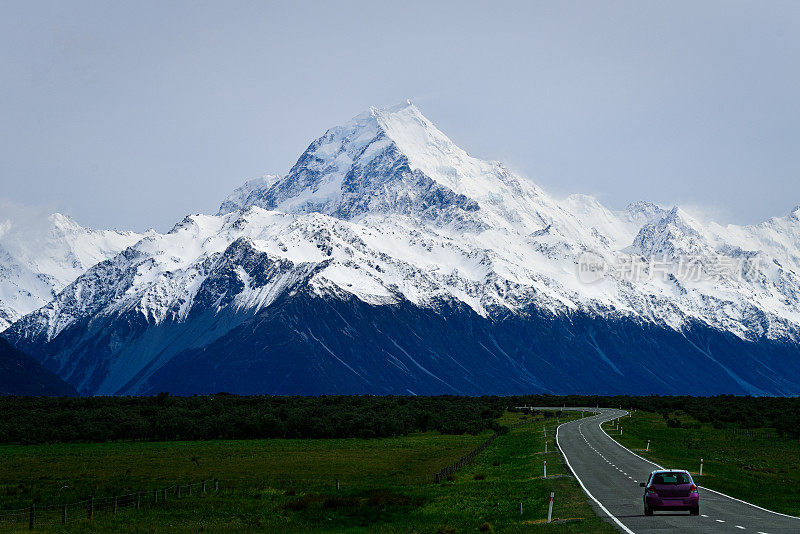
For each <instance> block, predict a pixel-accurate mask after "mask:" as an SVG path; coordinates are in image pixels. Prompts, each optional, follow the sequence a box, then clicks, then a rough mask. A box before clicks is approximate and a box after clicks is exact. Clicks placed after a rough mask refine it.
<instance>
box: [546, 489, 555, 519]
mask: <svg viewBox="0 0 800 534" xmlns="http://www.w3.org/2000/svg"><path fill="white" fill-rule="evenodd" d="M554 496H555V493H553V492H552V491H551V492H550V506H548V507H547V522H548V523H552V521H553V497H554Z"/></svg>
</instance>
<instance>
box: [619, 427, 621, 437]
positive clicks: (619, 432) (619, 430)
mask: <svg viewBox="0 0 800 534" xmlns="http://www.w3.org/2000/svg"><path fill="white" fill-rule="evenodd" d="M619 435H620V436H621V435H622V427H619Z"/></svg>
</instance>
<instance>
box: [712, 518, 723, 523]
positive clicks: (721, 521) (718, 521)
mask: <svg viewBox="0 0 800 534" xmlns="http://www.w3.org/2000/svg"><path fill="white" fill-rule="evenodd" d="M714 521H716V522H717V523H724V522H725V521H723V520H722V519H715V520H714Z"/></svg>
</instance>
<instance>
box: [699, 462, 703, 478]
mask: <svg viewBox="0 0 800 534" xmlns="http://www.w3.org/2000/svg"><path fill="white" fill-rule="evenodd" d="M700 476H703V459H702V458H700Z"/></svg>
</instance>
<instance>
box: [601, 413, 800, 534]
mask: <svg viewBox="0 0 800 534" xmlns="http://www.w3.org/2000/svg"><path fill="white" fill-rule="evenodd" d="M597 426H598V427H599V428H600V431H601V432H602V433H603V434H605V435H606V437H607V438H608V439H610V440H611V442H612V443H616V444H617V445H618V446H620V447H621V448H623V449H625V450H626V451H628V452H629V453H630V454H632V455H634V456H636V457H637V458H639V459H640V460H644V461H645V462H647V463H649V464H651V465H654V466H656V467H658V468H659V469H664V467H663V466H661V465H658V464H657V463H655V462H654V461H652V460H648V459H647V458H644V457H642V456H639V455H638V454H636V453H635V452H633V451H632V450H630V449H629V448H628V447H626V446H625V445H623V444H622V443H620V442H619V441H617V440H615V439H614V438H612V437H611V436H610V435H609V434H608V432H606V431H605V430H604V429H603V423H600V424H599V425H597ZM697 487H698V488H700V489H702V490H704V491H710V492H711V493H716V494H717V495H722V496H723V497H727V498H729V499H731V500H734V501H736V502H740V503H742V504H746V505H748V506H752V507H753V508H758V509H759V510H761V511H762V512H769V513H771V514H775V515H779V516H781V517H788V518H789V519H800V517H797V516H794V515H788V514H782V513H780V512H775V511H773V510H768V509H766V508H762V507H760V506H758V505H757V504H753V503H751V502H747V501H743V500H742V499H737V498H736V497H731V496H730V495H728V494H727V493H722V492H721V491H716V490H712V489H711V488H707V487H705V486H700V485H699V484H698V486H697Z"/></svg>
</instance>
